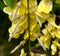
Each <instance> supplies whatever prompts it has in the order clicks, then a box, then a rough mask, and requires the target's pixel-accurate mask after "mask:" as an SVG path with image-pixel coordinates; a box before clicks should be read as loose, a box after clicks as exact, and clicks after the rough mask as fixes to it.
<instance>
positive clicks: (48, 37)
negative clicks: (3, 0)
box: [3, 0, 60, 56]
mask: <svg viewBox="0 0 60 56" xmlns="http://www.w3.org/2000/svg"><path fill="white" fill-rule="evenodd" d="M55 2H56V3H59V2H58V1H57V0H56V1H55ZM28 4H29V6H28ZM59 5H60V4H59ZM3 11H4V12H5V13H7V14H8V16H9V19H10V21H11V22H12V25H11V27H10V28H9V30H8V31H9V39H8V41H10V40H11V39H12V38H19V37H20V35H21V34H23V33H24V37H23V38H24V40H23V41H22V43H23V44H25V43H26V41H27V40H31V41H35V40H36V39H37V40H38V43H39V44H40V45H41V46H42V48H43V49H44V50H45V51H46V50H47V49H50V48H51V51H52V55H55V53H56V52H57V48H58V49H59V50H60V43H59V40H60V26H58V25H57V24H56V22H55V20H56V15H55V14H54V13H53V1H52V0H41V1H40V3H39V5H37V0H29V3H28V2H27V0H20V1H18V2H17V3H16V5H15V6H14V8H10V7H8V6H7V7H5V8H4V9H3ZM46 21H47V24H44V23H45V22H46ZM43 24H44V25H43ZM52 39H53V40H52ZM51 42H52V43H51ZM20 46H22V45H19V46H18V47H20ZM16 49H17V47H16V48H15V49H14V50H16ZM14 50H13V51H14ZM59 52H60V51H59ZM12 53H13V52H12ZM30 54H32V55H31V56H34V53H33V52H31V53H30ZM23 55H25V56H26V55H27V54H26V53H24V49H22V50H21V55H20V56H23ZM36 55H37V56H38V54H36ZM39 55H40V54H39ZM59 55H60V54H59ZM45 56H46V55H45Z"/></svg>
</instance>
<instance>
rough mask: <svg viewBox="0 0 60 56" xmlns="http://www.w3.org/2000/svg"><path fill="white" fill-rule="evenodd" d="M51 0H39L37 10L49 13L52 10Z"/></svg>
mask: <svg viewBox="0 0 60 56" xmlns="http://www.w3.org/2000/svg"><path fill="white" fill-rule="evenodd" d="M52 6H53V5H52V1H51V0H41V2H40V3H39V5H38V8H37V12H38V13H40V12H44V13H49V12H50V11H51V10H52Z"/></svg>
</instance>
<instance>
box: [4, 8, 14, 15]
mask: <svg viewBox="0 0 60 56" xmlns="http://www.w3.org/2000/svg"><path fill="white" fill-rule="evenodd" d="M3 11H4V12H5V13H7V14H8V15H13V13H14V11H13V9H11V8H10V7H5V8H4V9H3Z"/></svg>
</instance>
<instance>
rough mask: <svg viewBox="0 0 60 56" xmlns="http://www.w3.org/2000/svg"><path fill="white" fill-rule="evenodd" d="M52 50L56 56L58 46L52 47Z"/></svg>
mask: <svg viewBox="0 0 60 56" xmlns="http://www.w3.org/2000/svg"><path fill="white" fill-rule="evenodd" d="M51 49H52V55H55V53H56V52H57V46H55V45H54V44H52V45H51Z"/></svg>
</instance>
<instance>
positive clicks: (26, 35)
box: [24, 31, 29, 40]
mask: <svg viewBox="0 0 60 56" xmlns="http://www.w3.org/2000/svg"><path fill="white" fill-rule="evenodd" d="M28 38H29V32H28V31H26V32H25V34H24V39H25V40H26V39H28Z"/></svg>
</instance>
